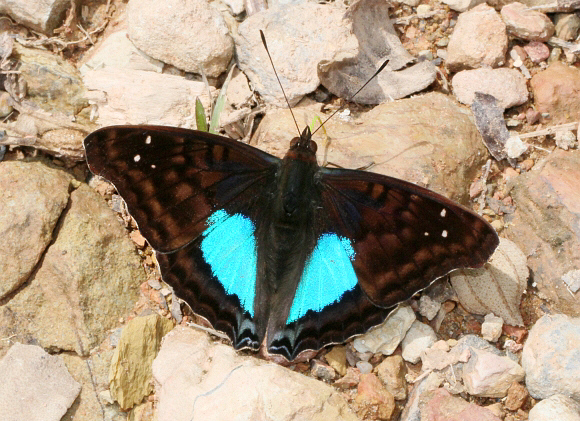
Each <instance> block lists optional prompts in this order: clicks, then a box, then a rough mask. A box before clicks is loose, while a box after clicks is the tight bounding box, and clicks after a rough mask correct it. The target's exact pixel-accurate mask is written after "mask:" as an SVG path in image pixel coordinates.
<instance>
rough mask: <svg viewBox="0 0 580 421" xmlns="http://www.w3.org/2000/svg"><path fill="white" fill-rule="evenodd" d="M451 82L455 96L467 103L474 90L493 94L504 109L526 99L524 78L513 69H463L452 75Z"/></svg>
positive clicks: (472, 96)
mask: <svg viewBox="0 0 580 421" xmlns="http://www.w3.org/2000/svg"><path fill="white" fill-rule="evenodd" d="M451 84H452V86H453V93H454V94H455V97H456V98H457V99H458V100H459V101H460V102H462V103H463V104H467V105H471V103H472V102H473V100H474V99H475V92H483V93H485V94H489V95H493V96H494V97H495V98H496V99H497V101H498V105H499V106H500V107H502V108H504V109H506V108H510V107H513V106H515V105H521V104H524V103H525V102H526V101H527V100H528V87H527V85H526V79H525V78H524V76H523V75H522V74H521V73H520V72H519V71H518V70H515V69H506V68H501V69H475V70H464V71H461V72H459V73H457V74H456V75H455V76H453V79H452V81H451Z"/></svg>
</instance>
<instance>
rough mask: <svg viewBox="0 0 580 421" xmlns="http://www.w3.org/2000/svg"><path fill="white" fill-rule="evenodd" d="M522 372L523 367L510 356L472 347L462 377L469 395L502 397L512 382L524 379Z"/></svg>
mask: <svg viewBox="0 0 580 421" xmlns="http://www.w3.org/2000/svg"><path fill="white" fill-rule="evenodd" d="M524 374H525V373H524V369H523V368H522V367H521V366H520V365H519V364H518V363H516V362H514V361H512V360H511V359H510V358H508V357H500V356H498V355H495V354H493V353H491V352H487V351H483V350H479V349H473V348H472V349H471V358H470V359H469V361H468V362H467V363H466V364H464V366H463V375H462V379H463V383H464V384H465V388H466V390H467V392H468V393H469V394H470V395H473V396H484V397H490V398H503V397H505V396H506V395H507V392H508V389H509V388H510V386H511V385H512V383H513V382H520V381H522V380H523V379H524Z"/></svg>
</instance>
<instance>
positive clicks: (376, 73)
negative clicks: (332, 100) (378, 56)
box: [312, 59, 389, 136]
mask: <svg viewBox="0 0 580 421" xmlns="http://www.w3.org/2000/svg"><path fill="white" fill-rule="evenodd" d="M388 63H389V59H386V60H385V62H384V63H383V64H381V67H379V69H378V70H377V71H376V72H375V73H374V74H373V75H372V76H371V77H370V78H369V80H367V81H366V82H365V84H364V85H363V86H361V87H360V88H359V90H358V91H356V92H355V93H354V94H353V96H351V97H350V98H349V99H348V100H347V101H346V102H345V103H344V104H343V105H342V106H341V107H340V108H339V109H338V110H336V111H335V112H333V113H332V114H330V116H329V117H328V118H327V119H326V120H324V121H323V122H322V124H321V125H320V126H318V128H317V129H316V130H314V131H313V132H312V135H313V136H314V133H316V132H317V131H318V130H319V129H320V128H321V127H322V126H324V124H325V123H326V122H327V121H328V120H330V119H331V118H332V117H334V115H335V114H336V113H338V112H339V111H341V110H342V109H343V108H344V107H345V106H346V103H347V102H349V101H352V100H353V99H354V97H355V96H357V94H358V93H359V92H360V91H362V90H363V89H364V88H365V86H367V85H368V84H369V82H370V81H371V80H373V79H374V78H375V77H376V76H377V75H378V74H379V73H381V72H382V71H383V69H384V68H385V67H387V64H388Z"/></svg>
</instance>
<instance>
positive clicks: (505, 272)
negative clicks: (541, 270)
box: [450, 238, 529, 326]
mask: <svg viewBox="0 0 580 421" xmlns="http://www.w3.org/2000/svg"><path fill="white" fill-rule="evenodd" d="M465 275H469V276H465ZM528 275H529V271H528V267H527V260H526V256H525V254H524V253H522V251H521V250H520V249H519V248H518V246H517V245H516V244H515V243H514V242H512V241H510V240H508V239H505V238H500V244H499V246H498V248H497V249H496V251H495V252H494V254H493V255H492V257H491V258H490V260H489V262H488V263H487V264H486V267H484V268H481V269H461V270H457V271H455V272H453V273H452V274H451V275H450V278H451V285H453V288H454V289H455V291H456V292H457V296H458V297H459V302H460V303H461V305H462V306H463V307H465V309H466V310H467V311H469V312H470V313H475V314H481V315H484V314H487V313H493V314H497V315H499V316H500V317H501V318H502V319H503V320H504V321H505V322H506V323H507V324H509V325H514V326H522V325H523V320H522V316H521V314H520V310H519V308H520V301H521V299H522V294H523V292H524V291H525V289H526V286H527V280H528Z"/></svg>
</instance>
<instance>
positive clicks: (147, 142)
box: [145, 136, 151, 145]
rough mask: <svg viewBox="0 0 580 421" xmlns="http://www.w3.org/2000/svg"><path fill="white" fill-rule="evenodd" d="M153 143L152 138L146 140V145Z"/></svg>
mask: <svg viewBox="0 0 580 421" xmlns="http://www.w3.org/2000/svg"><path fill="white" fill-rule="evenodd" d="M150 143H151V136H147V139H145V144H146V145H149V144H150Z"/></svg>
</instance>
